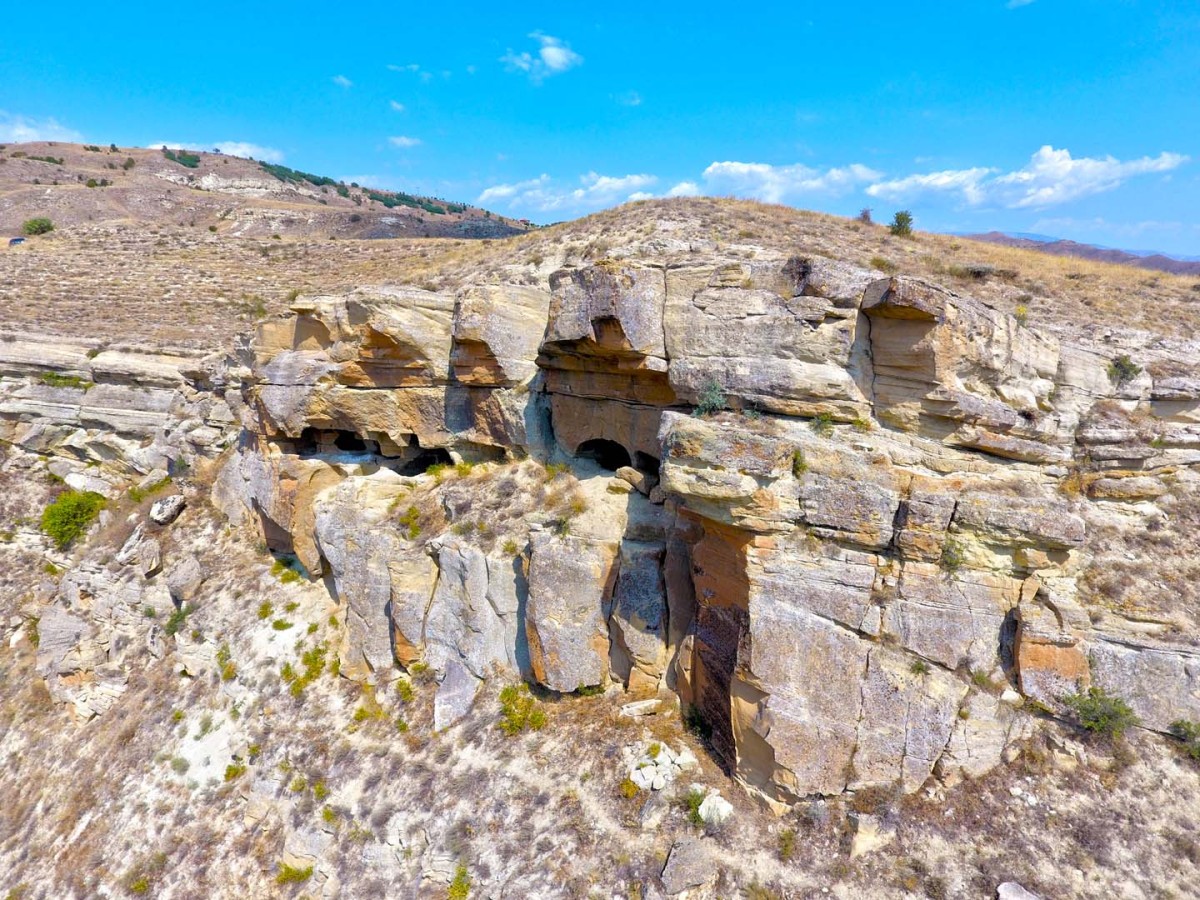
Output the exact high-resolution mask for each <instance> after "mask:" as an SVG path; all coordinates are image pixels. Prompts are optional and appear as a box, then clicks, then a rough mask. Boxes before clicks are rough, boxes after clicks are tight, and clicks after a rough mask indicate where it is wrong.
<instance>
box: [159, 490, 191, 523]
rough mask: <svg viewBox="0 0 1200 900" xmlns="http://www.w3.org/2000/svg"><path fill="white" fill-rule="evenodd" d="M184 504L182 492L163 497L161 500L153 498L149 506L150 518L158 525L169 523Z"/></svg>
mask: <svg viewBox="0 0 1200 900" xmlns="http://www.w3.org/2000/svg"><path fill="white" fill-rule="evenodd" d="M185 506H187V501H186V500H185V499H183V494H173V495H171V496H170V497H163V498H162V499H161V500H155V501H154V504H153V505H152V506H151V507H150V519H151V521H153V522H156V523H157V524H159V525H169V524H170V523H171V522H174V521H175V519H177V518H178V517H179V514H180V513H181V512H183V508H184V507H185Z"/></svg>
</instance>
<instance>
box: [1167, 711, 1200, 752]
mask: <svg viewBox="0 0 1200 900" xmlns="http://www.w3.org/2000/svg"><path fill="white" fill-rule="evenodd" d="M1171 734H1173V735H1174V736H1175V737H1177V738H1179V740H1181V741H1183V749H1184V752H1185V753H1187V755H1188V756H1190V757H1191V758H1192V759H1194V760H1196V761H1197V762H1200V723H1196V722H1189V721H1187V720H1186V719H1178V720H1177V721H1175V722H1172V723H1171Z"/></svg>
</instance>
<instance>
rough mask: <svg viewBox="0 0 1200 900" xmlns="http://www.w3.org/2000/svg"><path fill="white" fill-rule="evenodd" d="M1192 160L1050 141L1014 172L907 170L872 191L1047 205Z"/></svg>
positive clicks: (892, 196) (895, 196) (885, 195)
mask: <svg viewBox="0 0 1200 900" xmlns="http://www.w3.org/2000/svg"><path fill="white" fill-rule="evenodd" d="M1187 161H1188V157H1186V156H1183V155H1181V154H1178V153H1165V152H1164V153H1160V154H1159V155H1158V156H1154V157H1150V156H1143V157H1142V158H1141V159H1133V160H1127V161H1122V160H1119V159H1116V158H1115V157H1112V156H1104V157H1098V158H1097V157H1086V156H1085V157H1079V158H1075V157H1072V156H1071V152H1070V151H1069V150H1065V149H1064V150H1056V149H1054V148H1053V147H1051V146H1050V145H1049V144H1047V145H1046V146H1044V147H1042V148H1041V149H1039V150H1038V151H1037V152H1036V153H1034V154H1033V155H1032V156H1031V157H1030V159H1029V163H1028V164H1027V165H1025V166H1023V167H1022V168H1020V169H1017V170H1015V171H1012V172H1004V173H998V170H996V169H991V168H981V167H976V168H971V169H949V170H946V171H942V172H930V173H927V174H920V175H908V176H906V177H903V178H897V179H892V180H889V181H880V182H877V183H875V184H872V185H870V186H869V187H868V188H867V194H869V195H870V196H872V197H879V198H881V199H885V200H902V199H907V198H912V197H918V196H921V195H923V194H938V193H941V194H950V195H957V196H958V197H959V198H960V199H961V200H962V201H963V202H964V203H966V204H967V205H968V206H979V205H981V204H985V203H994V204H996V205H999V206H1003V207H1006V208H1008V209H1043V208H1045V207H1049V206H1057V205H1060V204H1063V203H1068V202H1070V201H1072V200H1078V199H1080V198H1082V197H1088V196H1091V195H1092V194H1100V193H1104V192H1105V191H1111V190H1113V189H1115V188H1117V187H1120V186H1121V185H1122V184H1123V183H1124V182H1125V181H1126V180H1128V179H1129V178H1133V177H1135V176H1138V175H1150V174H1155V173H1164V172H1170V171H1171V170H1173V169H1176V168H1178V167H1179V166H1181V165H1183V164H1184V163H1186V162H1187Z"/></svg>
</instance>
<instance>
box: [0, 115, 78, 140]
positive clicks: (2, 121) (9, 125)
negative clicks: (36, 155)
mask: <svg viewBox="0 0 1200 900" xmlns="http://www.w3.org/2000/svg"><path fill="white" fill-rule="evenodd" d="M82 140H83V135H81V134H80V133H79V132H78V131H76V130H75V129H73V128H67V127H66V126H65V125H63V124H61V123H60V122H59V121H58V120H57V119H55V118H54V117H53V116H50V117H48V118H45V119H31V118H28V117H27V116H18V115H15V114H12V113H7V112H5V111H4V110H0V141H11V142H13V143H19V142H21V141H69V142H79V141H82Z"/></svg>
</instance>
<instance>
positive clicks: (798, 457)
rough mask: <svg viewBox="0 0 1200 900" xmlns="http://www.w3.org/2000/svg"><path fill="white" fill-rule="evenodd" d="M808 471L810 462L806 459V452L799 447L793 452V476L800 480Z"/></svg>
mask: <svg viewBox="0 0 1200 900" xmlns="http://www.w3.org/2000/svg"><path fill="white" fill-rule="evenodd" d="M807 471H808V462H807V461H806V460H805V459H804V451H803V450H801V449H800V448H799V447H797V448H796V449H795V450H793V451H792V476H793V477H795V478H800V477H801V476H802V475H804V473H805V472H807Z"/></svg>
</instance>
